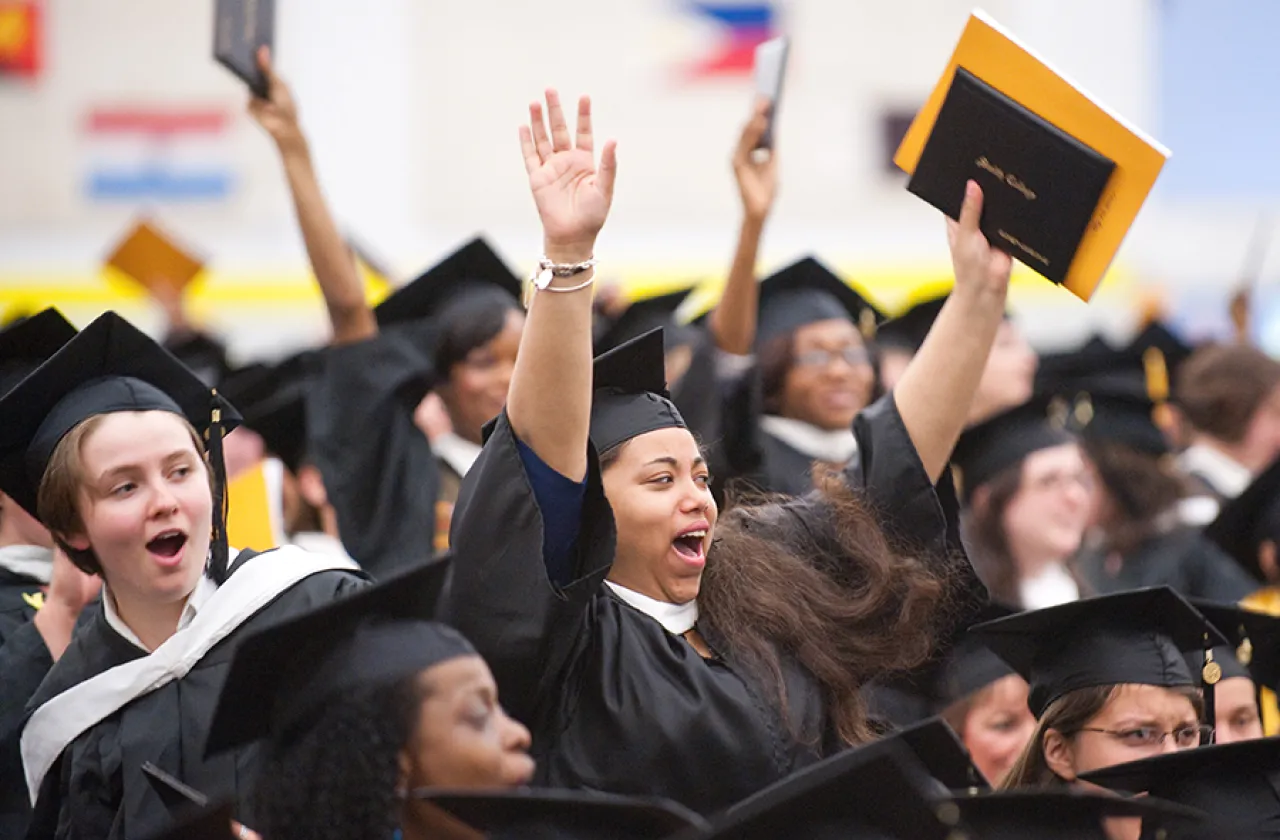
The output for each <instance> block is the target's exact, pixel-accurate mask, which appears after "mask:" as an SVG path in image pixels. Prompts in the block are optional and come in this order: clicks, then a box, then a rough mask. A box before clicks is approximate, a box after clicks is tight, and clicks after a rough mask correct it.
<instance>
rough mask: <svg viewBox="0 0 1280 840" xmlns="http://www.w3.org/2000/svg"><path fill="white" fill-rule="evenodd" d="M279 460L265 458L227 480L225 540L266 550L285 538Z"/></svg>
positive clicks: (236, 545) (233, 544) (229, 542)
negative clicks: (281, 508) (281, 507)
mask: <svg viewBox="0 0 1280 840" xmlns="http://www.w3.org/2000/svg"><path fill="white" fill-rule="evenodd" d="M282 479H283V474H282V469H281V466H280V462H279V461H276V460H275V459H274V458H266V459H264V460H262V461H259V462H258V463H257V464H255V465H254V466H252V467H249V468H248V469H246V470H244V471H243V472H241V473H240V474H239V475H236V476H235V477H233V478H230V480H228V481H227V544H228V545H230V546H231V547H232V548H233V549H236V548H253V549H256V550H258V551H266V550H267V549H269V548H275V547H276V546H278V545H282V544H283V542H284V528H283V527H282V522H281V520H282V518H283V516H282V512H281V510H280V494H281V481H282Z"/></svg>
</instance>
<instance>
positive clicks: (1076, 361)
mask: <svg viewBox="0 0 1280 840" xmlns="http://www.w3.org/2000/svg"><path fill="white" fill-rule="evenodd" d="M1107 372H1116V373H1122V374H1125V376H1126V378H1125V380H1124V381H1126V382H1129V381H1131V380H1136V379H1138V378H1140V377H1141V375H1142V369H1141V367H1139V366H1138V364H1137V363H1136V362H1135V360H1134V358H1133V356H1132V354H1130V353H1128V352H1127V351H1124V350H1119V349H1117V348H1115V347H1113V346H1111V343H1110V342H1108V341H1107V339H1106V338H1104V337H1103V336H1101V335H1099V334H1097V333H1095V334H1094V335H1092V336H1090V337H1089V338H1088V340H1086V341H1085V342H1084V343H1083V344H1081V345H1080V346H1079V347H1074V348H1071V349H1069V350H1064V351H1061V352H1057V353H1042V354H1040V363H1039V365H1037V367H1036V388H1035V390H1036V393H1043V394H1053V395H1058V396H1065V397H1074V396H1075V395H1076V394H1077V393H1079V392H1080V391H1083V390H1085V387H1084V385H1082V383H1084V382H1086V381H1092V382H1093V383H1094V384H1096V382H1097V378H1098V377H1099V376H1100V375H1102V374H1106V373H1107Z"/></svg>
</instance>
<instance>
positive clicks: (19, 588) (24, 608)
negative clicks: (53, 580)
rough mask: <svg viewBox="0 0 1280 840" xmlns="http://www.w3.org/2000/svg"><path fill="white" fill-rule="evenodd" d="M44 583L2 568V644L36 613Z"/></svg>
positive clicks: (41, 598)
mask: <svg viewBox="0 0 1280 840" xmlns="http://www.w3.org/2000/svg"><path fill="white" fill-rule="evenodd" d="M43 589H44V584H43V583H41V582H40V581H38V580H36V579H35V578H32V577H28V576H26V575H22V574H18V573H17V572H11V571H9V570H8V569H0V645H3V644H4V641H5V639H7V638H9V635H10V634H11V633H13V632H14V631H15V630H17V629H18V628H19V627H21V626H22V625H24V624H26V623H27V622H29V621H30V620H31V619H32V618H33V617H34V616H35V614H36V608H37V607H38V606H39V605H40V604H41V603H42V602H43V600H44V594H43Z"/></svg>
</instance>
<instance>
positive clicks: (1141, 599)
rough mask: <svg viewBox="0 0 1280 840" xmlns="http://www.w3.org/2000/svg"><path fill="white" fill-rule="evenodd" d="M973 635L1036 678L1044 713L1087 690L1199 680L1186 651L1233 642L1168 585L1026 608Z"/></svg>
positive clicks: (1038, 711) (1035, 707)
mask: <svg viewBox="0 0 1280 840" xmlns="http://www.w3.org/2000/svg"><path fill="white" fill-rule="evenodd" d="M970 633H971V634H972V636H973V637H974V638H976V639H978V640H980V641H982V642H983V643H985V644H986V645H987V646H988V647H989V648H990V649H991V650H993V651H994V652H995V653H996V654H997V655H999V656H1000V658H1002V659H1003V660H1004V661H1005V662H1008V663H1009V665H1011V666H1012V667H1013V669H1014V670H1015V671H1017V672H1018V673H1019V674H1021V675H1022V676H1023V677H1025V678H1026V680H1027V682H1028V683H1030V685H1031V693H1030V697H1029V698H1028V701H1027V702H1028V705H1029V706H1030V707H1031V711H1032V713H1033V714H1034V715H1035V716H1036V717H1037V718H1039V717H1040V716H1041V715H1043V714H1044V711H1045V709H1046V708H1047V707H1048V706H1049V704H1050V703H1052V702H1053V701H1055V700H1057V699H1058V698H1060V697H1062V696H1063V695H1065V694H1068V693H1069V692H1072V691H1075V690H1077V689H1081V688H1091V687H1094V686H1103V685H1120V684H1126V683H1133V684H1138V685H1157V686H1164V687H1174V686H1184V685H1187V686H1198V685H1200V678H1199V677H1197V676H1195V675H1193V673H1192V669H1190V668H1189V667H1188V666H1187V660H1186V658H1184V657H1186V656H1188V655H1189V654H1190V653H1191V652H1192V651H1203V650H1205V649H1206V648H1208V647H1213V646H1217V645H1224V644H1226V639H1224V638H1223V637H1222V634H1221V633H1219V632H1218V630H1217V629H1216V628H1215V627H1214V626H1213V625H1212V624H1210V623H1209V622H1208V621H1207V620H1206V619H1205V617H1204V616H1202V615H1201V614H1200V613H1199V612H1197V611H1196V609H1195V608H1194V607H1193V606H1191V604H1190V603H1188V602H1187V601H1186V599H1184V598H1183V597H1182V596H1181V595H1178V594H1177V593H1176V592H1174V591H1173V590H1172V589H1170V588H1169V587H1167V586H1161V587H1152V588H1149V589H1135V590H1131V591H1128V592H1120V593H1117V594H1114V595H1105V596H1101V597H1097V598H1085V599H1083V600H1080V601H1073V602H1071V603H1068V604H1061V605H1059V606H1056V607H1048V608H1046V609H1042V610H1032V611H1029V612H1023V613H1018V614H1017V615H1012V616H1009V617H1008V618H1002V619H997V620H996V621H988V622H985V623H983V624H979V625H976V626H975V627H973V628H971V630H970ZM1206 640H1207V643H1206ZM1207 681H1208V682H1210V683H1213V682H1216V681H1217V680H1216V679H1209V680H1207Z"/></svg>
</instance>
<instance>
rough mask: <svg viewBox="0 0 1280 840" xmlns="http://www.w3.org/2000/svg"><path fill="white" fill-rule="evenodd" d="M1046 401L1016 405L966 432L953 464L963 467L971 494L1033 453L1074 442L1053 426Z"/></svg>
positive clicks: (961, 439)
mask: <svg viewBox="0 0 1280 840" xmlns="http://www.w3.org/2000/svg"><path fill="white" fill-rule="evenodd" d="M1048 411H1049V405H1048V401H1047V400H1045V399H1042V398H1033V399H1032V400H1030V401H1028V402H1026V403H1023V404H1022V405H1019V406H1015V407H1014V408H1011V409H1009V410H1008V411H1005V412H1003V413H1001V414H997V415H996V416H995V417H992V418H991V419H989V420H986V421H984V422H982V423H980V424H978V425H977V426H974V427H972V428H970V429H968V430H966V431H965V433H964V434H962V435H961V436H960V440H959V442H958V443H957V444H956V449H955V452H954V453H953V454H952V456H951V458H952V461H953V462H954V463H955V464H956V466H958V467H959V468H960V474H961V476H962V477H963V480H964V488H965V494H966V495H969V494H970V493H972V492H973V490H974V489H975V488H977V487H981V486H982V485H983V484H986V483H987V482H988V481H990V480H991V479H993V478H995V477H996V476H997V475H999V474H1000V473H1002V472H1004V471H1005V470H1006V469H1008V468H1010V467H1012V466H1014V465H1015V464H1018V463H1021V462H1022V459H1024V458H1026V457H1027V456H1028V455H1030V454H1031V453H1033V452H1038V451H1040V450H1041V449H1049V448H1051V447H1054V446H1062V445H1063V444H1067V443H1071V442H1072V441H1073V440H1074V438H1073V437H1072V436H1071V435H1070V434H1069V433H1067V432H1066V431H1065V430H1064V429H1063V428H1062V427H1061V426H1059V425H1055V424H1054V423H1051V422H1050V420H1049V416H1048Z"/></svg>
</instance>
